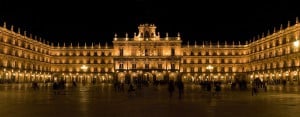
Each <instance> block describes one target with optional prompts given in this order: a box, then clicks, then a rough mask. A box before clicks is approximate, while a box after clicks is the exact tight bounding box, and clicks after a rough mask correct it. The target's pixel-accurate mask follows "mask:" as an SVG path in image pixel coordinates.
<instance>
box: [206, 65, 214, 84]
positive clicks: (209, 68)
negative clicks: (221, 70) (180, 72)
mask: <svg viewBox="0 0 300 117" xmlns="http://www.w3.org/2000/svg"><path fill="white" fill-rule="evenodd" d="M206 69H207V70H209V79H210V80H211V74H210V73H211V70H212V69H214V67H213V66H212V65H208V66H207V67H206Z"/></svg>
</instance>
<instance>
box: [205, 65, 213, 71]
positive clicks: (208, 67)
mask: <svg viewBox="0 0 300 117" xmlns="http://www.w3.org/2000/svg"><path fill="white" fill-rule="evenodd" d="M213 68H214V67H213V66H211V65H208V66H207V67H206V69H208V70H212V69H213Z"/></svg>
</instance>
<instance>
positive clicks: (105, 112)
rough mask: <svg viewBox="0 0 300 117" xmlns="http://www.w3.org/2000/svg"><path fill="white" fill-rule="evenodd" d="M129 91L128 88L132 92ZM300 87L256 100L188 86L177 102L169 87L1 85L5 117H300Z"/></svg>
mask: <svg viewBox="0 0 300 117" xmlns="http://www.w3.org/2000/svg"><path fill="white" fill-rule="evenodd" d="M126 88H127V87H125V89H126ZM298 89H299V87H298V86H289V87H280V86H274V87H273V88H272V87H271V86H269V87H268V90H267V92H263V91H261V92H259V93H258V95H256V96H252V95H251V92H250V91H249V90H247V91H240V90H230V89H223V90H222V92H220V94H218V95H212V94H211V93H209V92H206V91H202V90H201V89H200V87H199V86H197V85H186V87H185V92H184V96H183V98H182V99H178V93H177V92H176V90H175V92H174V95H173V97H172V98H169V94H168V91H167V87H166V86H159V87H153V86H149V87H143V88H142V89H141V90H137V91H136V92H135V95H129V94H128V93H127V92H126V91H125V92H115V91H114V88H113V86H112V85H110V84H98V85H95V86H92V85H85V86H82V85H79V86H78V87H72V86H68V87H67V88H66V89H65V90H63V91H61V92H60V94H54V91H53V90H52V88H51V87H47V88H46V87H40V88H39V89H38V90H33V89H32V88H31V87H30V84H27V85H26V84H21V85H18V84H14V85H11V84H1V85H0V115H2V116H4V117H53V116H54V117H66V116H70V117H191V116H203V117H219V116H223V117H254V116H257V117H283V116H284V117H299V114H300V111H299V109H300V95H299V94H298V91H299V90H298Z"/></svg>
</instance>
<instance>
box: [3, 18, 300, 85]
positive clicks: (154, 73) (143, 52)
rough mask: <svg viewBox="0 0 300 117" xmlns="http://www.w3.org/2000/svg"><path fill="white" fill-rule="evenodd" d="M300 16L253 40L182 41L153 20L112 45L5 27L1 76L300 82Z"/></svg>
mask: <svg viewBox="0 0 300 117" xmlns="http://www.w3.org/2000/svg"><path fill="white" fill-rule="evenodd" d="M299 34H300V25H299V22H298V18H296V22H295V24H294V25H291V24H290V22H288V24H287V26H286V27H285V28H283V26H282V25H281V27H280V29H279V30H276V29H275V28H274V31H273V33H270V32H269V31H268V33H267V34H266V35H264V34H262V35H259V36H258V37H257V39H253V40H251V41H246V42H245V43H243V44H241V43H240V42H232V43H227V42H225V43H222V44H220V43H219V42H217V43H212V42H209V43H207V42H206V41H202V43H201V42H200V43H199V44H198V43H197V42H194V43H193V44H190V43H189V42H188V43H187V44H186V45H183V44H182V40H181V36H180V33H178V34H177V35H176V36H173V37H172V36H169V35H168V33H165V35H164V36H162V37H161V36H160V33H159V32H156V26H155V25H154V24H141V25H139V26H138V33H134V35H133V37H128V34H127V33H126V35H125V37H118V36H117V34H115V36H114V38H113V41H112V43H113V44H112V46H109V45H108V44H107V43H106V44H105V45H101V44H100V43H99V44H94V43H92V44H91V45H87V44H86V43H85V44H84V45H83V44H81V45H80V44H79V43H78V44H74V45H73V44H72V43H71V44H69V45H66V44H65V43H63V44H59V43H58V44H57V45H54V44H53V43H50V42H48V41H45V40H42V39H41V38H39V39H38V38H37V37H32V35H31V34H30V35H27V33H26V31H24V33H23V34H21V31H20V29H19V28H18V30H17V31H15V30H14V27H13V26H11V27H10V29H8V28H7V26H6V23H4V25H3V26H2V27H0V82H1V83H4V82H32V81H38V82H45V81H56V80H58V79H64V80H66V81H67V82H70V81H77V82H92V81H96V82H112V81H114V80H118V81H120V82H132V81H136V80H137V79H139V80H143V81H168V80H178V79H182V80H183V81H185V82H199V81H207V80H210V81H216V80H218V81H222V82H225V83H231V82H233V81H235V80H246V81H252V80H253V79H254V78H260V79H261V80H265V81H268V82H269V83H274V84H278V83H281V82H282V81H283V80H285V81H289V82H290V83H298V82H299V75H300V74H299V65H300V64H299V60H300V56H299V55H298V54H299V36H300V35H299Z"/></svg>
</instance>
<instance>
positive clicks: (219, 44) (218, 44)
mask: <svg viewBox="0 0 300 117" xmlns="http://www.w3.org/2000/svg"><path fill="white" fill-rule="evenodd" d="M217 44H218V48H219V47H220V42H219V40H218V42H217Z"/></svg>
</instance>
